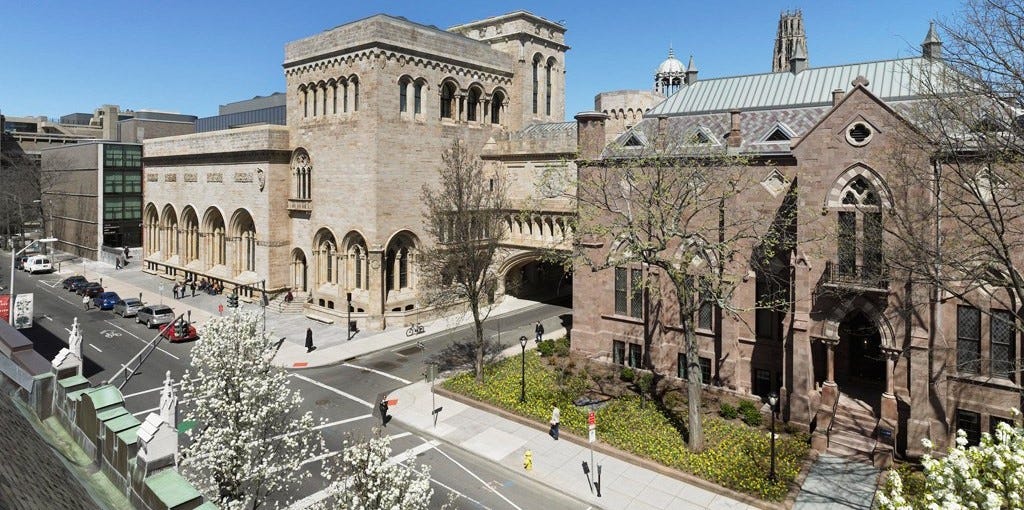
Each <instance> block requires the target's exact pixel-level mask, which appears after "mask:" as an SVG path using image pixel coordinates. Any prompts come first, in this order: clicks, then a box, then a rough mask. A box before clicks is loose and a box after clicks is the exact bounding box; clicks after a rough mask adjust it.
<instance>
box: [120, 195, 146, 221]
mask: <svg viewBox="0 0 1024 510" xmlns="http://www.w3.org/2000/svg"><path fill="white" fill-rule="evenodd" d="M124 219H126V220H138V219H142V198H141V197H125V199H124Z"/></svg>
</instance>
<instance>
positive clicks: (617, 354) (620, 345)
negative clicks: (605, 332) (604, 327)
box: [612, 340, 626, 365]
mask: <svg viewBox="0 0 1024 510" xmlns="http://www.w3.org/2000/svg"><path fill="white" fill-rule="evenodd" d="M625 362H626V342H623V341H622V340H612V363H615V364H616V365H622V364H624V363H625Z"/></svg>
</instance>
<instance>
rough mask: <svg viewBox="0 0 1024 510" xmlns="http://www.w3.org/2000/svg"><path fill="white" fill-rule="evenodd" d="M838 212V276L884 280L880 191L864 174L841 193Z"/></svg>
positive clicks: (879, 283) (863, 281)
mask: <svg viewBox="0 0 1024 510" xmlns="http://www.w3.org/2000/svg"><path fill="white" fill-rule="evenodd" d="M840 197H841V204H839V207H842V209H843V210H841V211H840V212H839V214H838V222H839V223H838V234H839V235H838V247H837V248H838V250H837V255H838V257H837V258H838V260H837V266H838V267H837V272H838V276H839V277H840V278H841V279H843V280H846V281H855V282H858V283H861V284H865V285H870V286H872V287H879V286H882V285H884V284H885V282H884V280H883V277H884V274H885V268H884V266H883V264H882V208H881V201H880V200H879V196H878V191H877V190H876V189H875V187H874V186H873V185H872V184H871V183H870V182H868V180H867V179H866V178H865V177H864V176H863V175H858V176H856V177H854V178H853V179H852V180H850V182H849V184H847V185H846V187H845V188H843V191H842V193H841V195H840Z"/></svg>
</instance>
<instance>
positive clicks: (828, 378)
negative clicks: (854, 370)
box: [821, 338, 839, 408]
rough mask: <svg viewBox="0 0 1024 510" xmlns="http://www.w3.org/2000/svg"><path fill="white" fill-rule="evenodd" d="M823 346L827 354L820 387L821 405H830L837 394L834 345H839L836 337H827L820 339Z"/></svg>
mask: <svg viewBox="0 0 1024 510" xmlns="http://www.w3.org/2000/svg"><path fill="white" fill-rule="evenodd" d="M822 342H824V344H825V347H827V348H828V355H827V358H826V365H825V366H826V375H825V383H824V384H823V385H822V387H821V405H822V407H824V406H826V405H827V406H829V407H830V408H831V407H832V404H833V403H834V402H835V399H836V398H837V397H838V395H839V388H838V385H836V373H835V372H836V362H835V358H836V346H837V345H839V339H838V338H827V339H824V340H822Z"/></svg>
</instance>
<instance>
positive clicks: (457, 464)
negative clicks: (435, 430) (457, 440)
mask: <svg viewBox="0 0 1024 510" xmlns="http://www.w3.org/2000/svg"><path fill="white" fill-rule="evenodd" d="M434 449H435V450H437V453H440V454H441V455H444V456H445V457H446V458H447V459H448V460H450V461H452V464H455V465H456V466H459V467H460V468H462V470H463V471H465V472H466V473H468V474H469V476H472V477H473V478H476V479H477V481H479V482H480V483H481V484H482V485H484V486H486V487H487V488H488V489H491V492H493V493H494V494H496V495H497V496H498V497H499V498H501V499H503V500H505V502H506V503H508V504H509V505H511V506H512V508H515V509H516V510H523V509H522V508H519V507H518V506H517V505H516V504H515V503H513V502H512V501H510V500H509V499H508V498H506V497H505V496H504V495H503V494H502V493H500V492H498V491H497V490H495V489H494V487H491V486H490V485H488V484H487V482H485V481H484V480H483V478H480V477H479V476H477V475H476V473H474V472H472V471H470V470H469V469H467V468H466V466H463V465H462V464H460V463H459V461H457V460H455V459H453V458H451V456H449V455H448V454H447V453H445V452H444V450H442V449H440V448H434Z"/></svg>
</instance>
